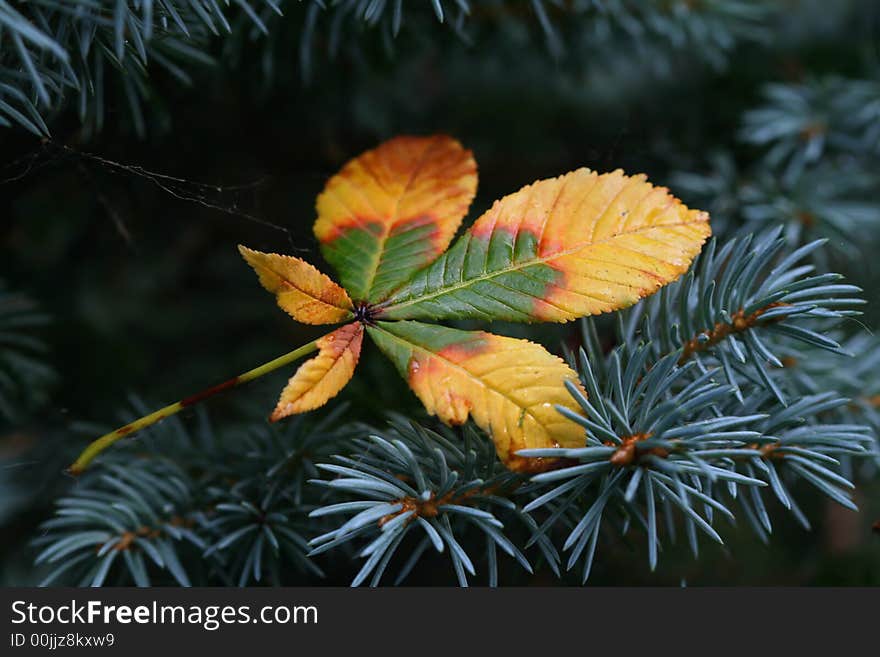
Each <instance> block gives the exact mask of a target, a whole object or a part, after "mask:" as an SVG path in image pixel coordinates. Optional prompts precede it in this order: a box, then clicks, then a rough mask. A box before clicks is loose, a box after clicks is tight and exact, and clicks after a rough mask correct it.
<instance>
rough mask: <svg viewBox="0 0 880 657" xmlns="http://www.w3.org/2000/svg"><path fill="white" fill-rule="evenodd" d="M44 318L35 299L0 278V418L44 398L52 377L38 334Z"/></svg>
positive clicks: (23, 410)
mask: <svg viewBox="0 0 880 657" xmlns="http://www.w3.org/2000/svg"><path fill="white" fill-rule="evenodd" d="M48 322H49V317H48V316H47V315H46V314H45V313H43V312H40V310H39V308H38V307H37V305H36V303H34V302H33V301H32V300H31V299H29V298H28V297H27V296H25V295H24V294H20V293H15V292H12V291H10V290H8V289H6V287H5V286H4V284H3V281H2V280H0V421H13V420H17V419H20V418H21V417H22V416H23V415H24V414H26V413H27V412H28V411H29V410H31V409H33V408H34V407H35V406H38V405H40V404H42V403H45V401H46V397H47V394H46V393H47V388H48V387H49V386H50V385H51V384H52V383H53V381H55V379H56V376H55V373H54V372H53V371H52V368H51V367H50V366H49V365H48V364H47V362H46V360H47V356H48V354H47V353H46V351H47V347H46V344H45V342H43V340H41V339H40V337H39V330H40V329H41V328H42V327H44V326H45V325H46V324H47V323H48Z"/></svg>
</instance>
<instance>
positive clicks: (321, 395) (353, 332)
mask: <svg viewBox="0 0 880 657" xmlns="http://www.w3.org/2000/svg"><path fill="white" fill-rule="evenodd" d="M363 338H364V326H363V324H361V323H359V322H355V323H353V324H347V325H345V326H343V327H341V328H338V329H336V330H335V331H333V333H329V334H327V335H325V336H324V337H323V338H321V339H319V340H318V355H317V356H315V357H314V358H311V359H309V360H307V361H306V362H305V363H303V364H302V365H301V366H300V367H299V369H298V370H297V371H296V374H294V375H293V377H291V379H290V381H289V382H288V383H287V386H285V388H284V390H283V391H282V392H281V398H280V399H279V400H278V406H276V407H275V410H274V411H273V412H272V415H271V416H270V417H269V419H270V420H271V421H272V422H275V421H277V420H280V419H281V418H285V417H287V416H288V415H294V414H296V413H304V412H306V411H311V410H313V409H315V408H319V407H321V406H323V405H324V404H326V403H327V401H328V400H329V399H331V398H333V397H335V396H336V395H337V394H339V391H340V390H342V389H343V388H344V387H345V384H347V383H348V382H349V381H350V380H351V377H352V375H353V374H354V368H355V366H356V365H357V362H358V358H359V357H360V355H361V343H362V342H363Z"/></svg>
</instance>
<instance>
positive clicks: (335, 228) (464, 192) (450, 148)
mask: <svg viewBox="0 0 880 657" xmlns="http://www.w3.org/2000/svg"><path fill="white" fill-rule="evenodd" d="M476 191H477V165H476V163H475V162H474V159H473V157H472V156H471V152H470V151H467V150H465V149H463V148H462V146H461V144H459V143H458V142H457V141H456V140H454V139H452V138H451V137H446V136H443V135H437V136H433V137H397V138H395V139H391V140H390V141H386V142H385V143H384V144H382V145H381V146H379V147H378V148H375V149H373V150H371V151H367V152H366V153H364V154H363V155H361V156H360V157H357V158H355V159H353V160H352V161H351V162H349V163H348V164H346V165H345V167H343V169H342V171H340V172H339V173H338V174H337V175H335V176H333V177H332V178H331V179H330V181H329V182H328V183H327V186H326V187H325V188H324V191H323V192H322V193H321V195H320V196H318V202H317V210H318V220H317V221H316V222H315V236H316V237H317V238H318V241H319V242H320V244H321V251H322V253H323V254H324V257H325V258H326V259H327V261H328V262H329V263H330V264H331V265H333V266H334V267H335V268H336V270H337V271H338V272H339V277H340V279H341V280H342V284H343V285H344V286H345V288H346V289H347V290H348V291H349V293H350V294H351V295H352V297H354V298H355V299H357V300H367V301H374V300H376V299H381V298H383V297H384V296H386V295H387V294H388V293H389V292H391V290H393V289H395V288H397V287H399V286H400V284H401V283H403V282H405V281H406V280H407V279H409V278H410V277H411V276H412V274H413V273H414V272H415V271H416V270H417V269H420V268H421V267H423V266H425V265H427V264H428V263H429V262H431V261H432V260H434V258H436V257H437V256H438V255H439V254H441V253H443V251H445V250H446V247H447V246H449V243H450V242H451V241H452V238H453V236H454V235H455V232H456V231H457V230H458V226H459V224H460V223H461V220H462V218H463V217H464V215H465V213H466V212H467V209H468V206H470V203H471V200H472V199H473V197H474V194H475V193H476Z"/></svg>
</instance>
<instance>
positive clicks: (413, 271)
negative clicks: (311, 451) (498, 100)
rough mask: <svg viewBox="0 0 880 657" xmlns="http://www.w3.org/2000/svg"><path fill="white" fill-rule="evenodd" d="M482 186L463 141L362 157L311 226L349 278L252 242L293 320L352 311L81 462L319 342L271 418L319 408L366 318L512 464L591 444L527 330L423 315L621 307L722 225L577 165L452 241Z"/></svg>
mask: <svg viewBox="0 0 880 657" xmlns="http://www.w3.org/2000/svg"><path fill="white" fill-rule="evenodd" d="M476 186H477V174H476V164H475V163H474V160H473V157H472V156H471V153H470V151H467V150H465V149H464V148H462V146H461V144H459V143H458V142H457V141H455V140H454V139H452V138H450V137H445V136H433V137H398V138H396V139H392V140H390V141H387V142H385V143H384V144H381V145H380V146H379V147H377V148H375V149H373V150H371V151H368V152H366V153H364V154H362V155H360V156H359V157H356V158H355V159H353V160H351V161H350V162H349V163H348V164H346V165H345V166H344V167H343V168H342V170H341V171H340V172H339V174H337V175H336V176H333V177H332V178H331V179H330V181H329V182H328V183H327V185H326V187H325V189H324V191H323V192H322V193H321V195H320V196H319V197H318V202H317V211H318V218H317V221H316V222H315V226H314V231H315V235H316V236H317V238H318V240H319V242H320V244H321V249H322V251H323V253H324V256H325V257H326V259H327V260H328V261H329V262H330V264H332V265H333V266H334V267H335V268H336V271H337V273H338V275H339V278H340V280H341V282H342V286H339V285H337V284H336V283H334V282H333V281H332V280H331V279H330V278H329V277H328V276H326V275H325V274H323V273H321V272H320V271H318V270H317V269H316V268H314V267H313V266H312V265H310V264H308V263H307V262H305V261H303V260H300V259H299V258H294V257H292V256H284V255H278V254H274V253H261V252H259V251H253V250H251V249H247V248H245V247H240V250H241V254H242V256H244V258H245V260H247V262H248V263H249V264H250V265H251V266H252V267H253V268H254V270H255V271H256V272H257V275H258V276H259V280H260V283H261V284H262V285H263V287H265V288H266V289H267V290H269V292H271V293H272V294H274V295H275V297H276V299H277V301H278V305H279V306H280V307H281V308H282V309H284V310H285V311H286V312H287V313H289V314H290V315H291V316H292V317H293V318H294V319H296V320H297V321H300V322H303V323H308V324H330V323H341V322H346V321H349V320H351V319H354V320H355V321H354V322H353V323H350V324H348V325H346V326H343V327H342V328H339V329H337V330H335V331H333V332H332V333H329V334H327V335H325V336H324V337H322V338H318V339H317V340H314V341H313V342H311V343H309V344H307V345H304V346H302V347H300V348H298V349H295V350H293V351H291V352H290V353H288V354H285V355H283V356H280V357H278V358H276V359H275V360H273V361H270V362H269V363H265V364H264V365H261V366H259V367H256V368H254V369H253V370H250V371H248V372H245V373H244V374H242V375H239V376H238V377H235V378H233V379H230V380H229V381H227V382H225V383H222V384H220V385H219V386H215V387H214V388H210V389H208V390H207V391H204V392H202V393H199V394H197V395H194V396H192V397H188V398H186V399H184V400H181V401H180V402H177V403H176V404H171V405H169V406H167V407H165V408H162V409H159V410H158V411H156V412H154V413H152V414H150V415H148V416H145V417H143V418H140V419H139V420H136V421H135V422H133V423H131V424H129V425H126V426H124V427H120V428H119V429H117V430H116V431H114V432H111V433H109V434H107V435H105V436H102V437H101V438H99V439H98V440H96V441H95V442H94V443H92V445H90V446H89V447H88V448H87V449H86V451H85V452H83V454H82V455H81V456H80V458H79V459H78V460H77V462H76V463H74V465H73V466H72V468H71V470H72V471H74V472H78V471H81V470H82V469H83V468H84V467H85V466H86V465H87V464H88V463H89V462H90V461H91V460H92V459H93V458H94V457H95V455H96V454H98V453H100V451H101V450H103V449H105V448H106V447H107V446H108V445H110V444H112V443H113V442H115V441H116V440H118V439H119V438H121V437H122V436H124V435H128V434H130V433H132V432H134V431H138V430H140V429H142V428H143V427H145V426H149V425H150V424H153V423H154V422H157V421H159V420H161V419H162V418H165V417H168V416H169V415H171V414H173V413H177V412H178V411H180V410H181V409H182V408H185V407H187V406H189V405H191V404H193V403H196V402H197V401H200V400H201V399H204V398H207V397H209V396H211V395H213V394H215V393H217V392H219V391H221V390H226V389H228V388H231V387H233V386H236V385H239V384H240V383H243V382H246V381H251V380H253V379H255V378H258V377H260V376H263V375H264V374H266V373H267V372H271V371H274V370H276V369H278V368H279V367H283V366H285V365H287V364H289V363H291V362H293V361H295V360H297V359H299V358H301V357H302V356H304V355H306V354H308V353H311V352H313V351H315V350H317V351H318V355H317V356H315V357H314V358H312V359H310V360H308V361H307V362H305V363H304V364H303V365H302V366H301V367H300V368H299V370H298V371H297V372H296V374H295V375H294V376H293V377H292V378H291V379H290V381H289V382H288V384H287V386H286V387H285V389H284V391H283V392H282V394H281V399H280V400H279V402H278V405H277V407H276V408H275V411H274V412H273V413H272V416H271V419H272V420H278V419H280V418H283V417H286V416H288V415H292V414H295V413H302V412H305V411H308V410H311V409H314V408H318V407H319V406H322V405H323V404H325V403H326V402H327V401H328V400H329V399H330V398H332V397H334V396H335V395H336V394H338V393H339V391H340V390H341V389H342V388H343V386H345V385H346V383H348V381H349V380H350V379H351V377H352V374H353V372H354V369H355V366H356V364H357V361H358V358H359V355H360V349H361V342H362V340H363V333H364V329H365V328H366V331H367V332H368V333H369V335H370V337H371V338H372V339H373V341H374V342H376V344H377V345H378V346H379V348H380V349H381V351H382V352H384V353H385V355H387V356H388V357H389V358H390V359H391V361H392V362H393V363H394V364H395V366H396V367H397V369H398V371H399V372H400V374H401V375H402V376H403V377H404V379H406V381H407V383H408V384H409V386H410V388H411V389H412V390H413V392H414V393H415V395H416V396H417V397H418V398H419V399H420V400H421V402H422V404H423V405H424V406H425V409H426V410H427V411H428V413H430V414H432V415H436V416H437V417H438V418H440V419H441V420H442V421H443V422H446V423H447V424H461V423H463V422H466V421H467V420H468V419H469V418H471V419H473V421H474V422H475V423H476V424H477V425H478V426H479V427H481V428H482V429H483V430H484V431H486V433H487V434H489V436H491V438H492V440H493V441H494V443H495V449H496V451H497V453H498V457H499V458H500V459H501V460H502V461H503V462H504V463H505V464H506V465H507V466H508V467H509V468H510V469H512V470H519V471H536V470H541V469H545V468H547V467H549V466H551V465H552V463H548V462H547V461H542V460H541V459H535V458H525V457H520V456H518V455H517V452H518V451H520V450H523V449H527V448H529V449H540V448H546V447H557V446H561V447H575V446H579V445H582V444H583V442H584V435H583V431H582V429H581V428H580V427H579V426H578V425H577V424H575V423H574V422H572V421H571V420H569V419H567V418H566V417H565V415H563V414H562V413H560V412H559V411H558V410H557V409H558V408H568V409H572V410H575V406H574V401H573V399H572V397H571V395H570V394H569V393H568V391H567V390H566V387H565V384H566V383H569V385H576V386H577V385H579V383H578V380H577V376H576V374H575V373H574V372H573V371H572V370H571V368H569V367H568V366H567V365H566V364H565V363H564V362H563V361H562V360H560V359H559V358H558V357H556V356H553V355H552V354H550V353H549V352H548V351H547V350H546V349H544V348H543V347H541V346H540V345H537V344H534V343H532V342H528V341H526V340H517V339H513V338H506V337H501V336H497V335H493V334H491V333H486V332H483V331H461V330H457V329H452V328H447V327H444V326H437V325H433V324H425V323H422V322H419V321H412V320H419V319H435V320H436V319H463V318H477V319H484V320H490V321H491V320H508V321H524V322H537V321H552V322H564V321H568V320H571V319H575V318H577V317H583V316H585V315H592V314H596V313H603V312H610V311H613V310H618V309H621V308H625V307H627V306H630V305H632V304H634V303H636V302H637V301H638V300H639V299H642V298H643V297H645V296H648V295H650V294H653V293H654V292H656V291H657V290H658V289H659V288H660V287H662V286H663V285H666V284H667V283H670V282H672V281H673V280H675V279H676V278H678V277H679V276H680V275H681V274H682V273H684V272H685V271H686V270H687V269H688V267H689V266H690V264H691V262H692V261H693V259H694V258H695V257H696V255H697V254H698V253H699V252H700V249H701V248H702V245H703V243H704V242H705V240H706V239H707V238H708V236H709V234H710V228H709V217H708V215H707V214H706V213H705V212H701V211H699V210H691V209H688V208H687V207H686V206H685V205H684V204H682V203H681V201H679V200H678V199H676V198H675V197H674V196H672V195H671V194H670V193H669V191H668V190H667V189H665V188H663V187H655V186H653V185H651V184H650V183H649V182H648V181H647V180H646V178H645V176H643V175H637V176H627V175H625V174H624V173H623V172H622V171H614V172H612V173H606V174H599V173H596V172H593V171H590V170H588V169H578V170H576V171H572V172H571V173H568V174H566V175H564V176H560V177H558V178H551V179H548V180H539V181H537V182H535V183H533V184H531V185H528V186H526V187H523V188H522V189H521V190H520V191H518V192H516V193H514V194H510V195H508V196H505V197H504V198H502V199H501V200H500V201H496V202H495V204H494V205H493V206H492V207H491V208H490V209H489V210H488V211H487V212H486V213H484V214H483V215H482V216H481V217H480V218H479V219H477V221H476V222H474V224H473V225H472V226H471V228H470V229H469V230H467V231H466V232H465V233H464V234H463V235H462V236H461V237H460V238H459V239H458V240H457V241H456V243H455V244H454V245H453V246H452V247H451V248H449V249H448V250H446V249H447V247H448V246H449V244H450V242H451V241H452V238H453V237H454V235H455V233H456V231H457V230H458V227H459V224H460V222H461V220H462V217H463V216H464V214H465V213H466V211H467V208H468V206H469V204H470V202H471V200H472V198H473V196H474V193H475V191H476ZM352 299H354V301H352ZM584 394H586V393H584Z"/></svg>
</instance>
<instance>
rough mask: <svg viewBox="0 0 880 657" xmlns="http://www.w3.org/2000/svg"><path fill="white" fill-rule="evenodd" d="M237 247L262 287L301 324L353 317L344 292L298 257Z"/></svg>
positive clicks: (335, 320)
mask: <svg viewBox="0 0 880 657" xmlns="http://www.w3.org/2000/svg"><path fill="white" fill-rule="evenodd" d="M238 250H239V251H240V252H241V255H242V256H243V257H244V259H245V260H247V262H248V264H249V265H250V266H251V267H253V268H254V271H256V272H257V275H258V276H259V277H260V283H261V284H262V285H263V287H264V288H266V289H267V290H269V292H271V293H272V294H274V295H275V297H276V299H277V301H278V305H279V306H280V307H281V309H282V310H284V311H285V312H287V313H288V314H289V315H290V316H291V317H293V318H294V319H295V320H296V321H298V322H302V323H303V324H336V323H338V322H344V321H345V320H347V319H351V318H352V317H354V314H353V313H352V308H353V306H352V303H351V299H350V298H349V296H348V293H347V292H346V291H345V290H344V289H342V288H341V287H340V286H339V285H337V284H336V283H334V282H333V281H332V280H331V279H330V277H329V276H327V275H326V274H323V273H321V272H320V271H318V269H316V268H315V267H313V266H312V265H310V264H309V263H307V262H305V261H304V260H300V259H299V258H294V257H293V256H286V255H278V254H277V253H262V252H260V251H254V250H252V249H249V248H247V247H244V246H239V247H238Z"/></svg>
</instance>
